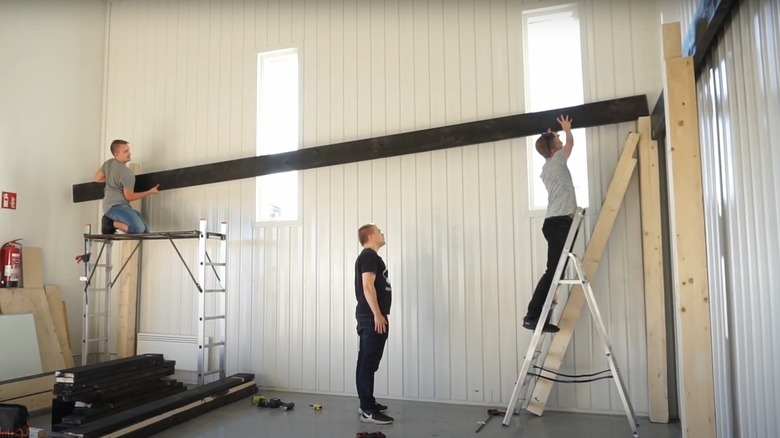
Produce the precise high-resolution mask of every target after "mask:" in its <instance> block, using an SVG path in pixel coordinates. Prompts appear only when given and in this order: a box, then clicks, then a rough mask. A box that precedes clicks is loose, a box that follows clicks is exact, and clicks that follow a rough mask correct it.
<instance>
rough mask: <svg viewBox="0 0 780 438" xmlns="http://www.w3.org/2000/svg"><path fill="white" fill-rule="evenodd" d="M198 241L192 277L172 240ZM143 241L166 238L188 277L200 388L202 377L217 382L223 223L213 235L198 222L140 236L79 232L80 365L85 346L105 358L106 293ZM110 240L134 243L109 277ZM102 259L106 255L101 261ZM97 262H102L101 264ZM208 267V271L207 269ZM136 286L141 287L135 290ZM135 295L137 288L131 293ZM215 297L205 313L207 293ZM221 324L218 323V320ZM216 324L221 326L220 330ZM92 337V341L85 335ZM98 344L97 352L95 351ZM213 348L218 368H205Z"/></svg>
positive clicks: (222, 342)
mask: <svg viewBox="0 0 780 438" xmlns="http://www.w3.org/2000/svg"><path fill="white" fill-rule="evenodd" d="M182 239H198V262H197V263H198V265H197V267H196V270H197V272H196V273H193V270H192V269H190V267H189V265H188V264H187V262H186V261H185V260H184V257H183V256H182V254H181V252H180V251H179V248H178V247H177V246H176V243H175V242H174V241H175V240H182ZM145 240H167V241H169V242H170V243H171V245H172V246H173V248H174V250H175V251H176V254H177V255H178V256H179V259H180V260H181V262H182V264H183V266H184V268H185V269H186V270H187V273H188V274H189V276H190V278H191V279H192V281H193V283H194V284H195V288H196V289H197V291H198V314H197V318H198V324H197V331H198V334H197V337H198V359H197V361H198V385H203V383H204V380H205V378H206V377H207V376H210V375H214V374H217V373H218V374H219V378H220V379H224V378H225V356H226V355H225V348H226V339H225V337H226V333H227V316H226V309H227V288H226V278H225V277H226V273H227V223H226V222H222V223H221V224H220V230H219V232H218V233H212V232H208V231H206V220H205V219H201V220H200V223H199V227H198V230H191V231H164V232H154V233H145V234H92V226H91V225H87V226H86V228H85V230H84V254H83V255H82V256H80V258H81V260H82V261H84V275H83V276H82V277H81V278H80V279H81V281H82V282H84V295H83V300H82V319H83V320H82V328H81V344H82V352H81V364H82V365H86V364H87V363H88V361H89V355H90V346H91V345H92V344H95V343H97V345H98V348H97V351H96V352H95V353H96V354H97V356H98V361H99V357H100V354H105V360H108V359H109V358H110V348H109V340H110V339H111V325H110V313H111V293H110V292H111V289H112V288H113V286H114V285H115V284H116V282H117V280H118V279H119V277H120V275H121V274H122V271H123V270H124V269H125V267H126V266H127V264H128V262H129V261H130V260H131V259H132V257H133V255H135V253H136V252H138V250H139V249H140V247H141V243H143V241H145ZM208 240H217V241H218V249H217V253H218V255H217V258H216V260H213V259H212V258H211V256H209V253H208V246H207V241H208ZM115 241H136V242H137V243H136V245H135V246H134V247H133V250H132V252H131V253H130V255H129V256H128V257H127V259H126V260H125V261H124V263H123V264H122V266H121V267H120V268H119V272H117V273H116V276H114V277H113V279H112V269H113V264H112V261H111V253H112V246H113V243H114V242H115ZM93 244H100V249H99V250H98V253H97V257H95V258H94V260H90V259H91V252H90V249H91V247H92V245H93ZM104 255H105V257H104ZM101 258H103V262H102V263H101ZM209 268H210V269H209ZM101 269H102V270H103V277H104V281H102V282H101V283H102V284H100V285H96V284H95V283H94V282H93V280H94V279H95V274H96V273H97V272H98V271H99V270H101ZM208 271H211V272H213V274H214V278H215V280H216V281H215V283H216V287H214V288H207V286H206V281H207V272H208ZM139 287H140V286H139ZM98 293H103V294H104V295H103V299H102V300H101V299H99V297H98V296H97V294H98ZM136 293H138V290H136ZM210 294H215V295H216V298H215V300H214V301H213V307H214V309H209V308H208V307H209V305H208V304H209V301H208V300H207V297H206V295H210ZM209 321H215V322H216V323H215V324H214V327H213V331H212V332H211V333H207V323H208V322H209ZM220 321H221V324H219V322H220ZM220 326H221V327H220ZM90 336H92V337H90ZM101 343H102V345H103V348H102V351H101V348H100V347H99V346H100V345H101ZM212 348H217V349H218V350H219V351H218V353H219V355H218V360H219V367H218V368H216V369H209V366H208V357H209V356H210V355H209V352H210V351H211V349H212Z"/></svg>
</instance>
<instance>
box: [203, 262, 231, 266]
mask: <svg viewBox="0 0 780 438" xmlns="http://www.w3.org/2000/svg"><path fill="white" fill-rule="evenodd" d="M206 266H227V263H225V262H206Z"/></svg>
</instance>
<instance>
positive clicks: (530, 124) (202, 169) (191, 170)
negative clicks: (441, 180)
mask: <svg viewBox="0 0 780 438" xmlns="http://www.w3.org/2000/svg"><path fill="white" fill-rule="evenodd" d="M560 114H569V115H571V117H572V119H574V120H577V126H578V127H581V128H587V127H592V126H601V125H606V124H611V123H622V122H629V121H633V120H636V119H637V118H638V117H641V116H646V115H648V106H647V97H646V96H644V95H638V96H632V97H625V98H619V99H612V100H604V101H600V102H593V103H587V104H584V105H578V106H573V107H568V108H559V109H554V110H549V111H541V112H536V113H527V114H519V115H513V116H505V117H498V118H494V119H487V120H479V121H476V122H468V123H461V124H456V125H449V126H442V127H438V128H430V129H423V130H419V131H411V132H405V133H401V134H393V135H385V136H381V137H374V138H368V139H362V140H354V141H347V142H343V143H336V144H331V145H327V146H317V147H311V148H304V149H299V150H296V151H291V152H284V153H280V154H273V155H263V156H259V157H248V158H240V159H236V160H228V161H222V162H217V163H211V164H202V165H199V166H191V167H184V168H180V169H173V170H165V171H160V172H152V173H147V174H143V175H139V176H138V178H136V183H135V189H136V190H137V191H142V190H147V189H149V188H151V187H152V186H154V185H155V184H159V185H160V189H162V190H171V189H178V188H182V187H191V186H197V185H202V184H212V183H218V182H225V181H233V180H238V179H243V178H254V177H257V176H262V175H269V174H273V173H279V172H288V171H292V170H304V169H314V168H318V167H325V166H333V165H337V164H346V163H354V162H358V161H366V160H373V159H377V158H387V157H394V156H400V155H407V154H415V153H418V152H428V151H435V150H441V149H447V148H453V147H459V146H467V145H472V144H481V143H490V142H493V141H499V140H506V139H510V138H516V137H526V136H529V135H535V134H538V133H539V127H540V126H542V127H544V126H550V127H557V122H556V121H555V117H556V116H558V115H560ZM102 198H103V184H99V183H95V182H89V183H82V184H76V185H74V186H73V202H84V201H93V200H98V199H102Z"/></svg>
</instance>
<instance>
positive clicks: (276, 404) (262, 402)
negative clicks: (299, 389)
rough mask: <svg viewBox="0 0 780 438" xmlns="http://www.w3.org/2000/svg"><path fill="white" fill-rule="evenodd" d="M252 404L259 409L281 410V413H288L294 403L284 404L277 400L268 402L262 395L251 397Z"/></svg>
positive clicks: (273, 399)
mask: <svg viewBox="0 0 780 438" xmlns="http://www.w3.org/2000/svg"><path fill="white" fill-rule="evenodd" d="M252 404H253V405H255V406H258V407H261V408H272V409H276V408H282V410H283V411H290V410H292V408H294V407H295V403H285V402H283V401H281V400H280V399H278V398H272V399H270V400H268V399H266V398H265V397H263V396H262V395H256V396H254V397H252Z"/></svg>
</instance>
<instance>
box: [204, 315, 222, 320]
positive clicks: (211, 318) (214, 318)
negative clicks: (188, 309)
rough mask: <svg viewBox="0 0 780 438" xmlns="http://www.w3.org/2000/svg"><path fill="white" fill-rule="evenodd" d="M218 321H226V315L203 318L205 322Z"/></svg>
mask: <svg viewBox="0 0 780 438" xmlns="http://www.w3.org/2000/svg"><path fill="white" fill-rule="evenodd" d="M216 319H225V315H214V316H207V317H205V318H203V320H204V321H214V320H216Z"/></svg>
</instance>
